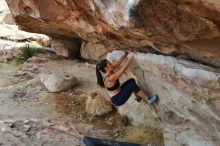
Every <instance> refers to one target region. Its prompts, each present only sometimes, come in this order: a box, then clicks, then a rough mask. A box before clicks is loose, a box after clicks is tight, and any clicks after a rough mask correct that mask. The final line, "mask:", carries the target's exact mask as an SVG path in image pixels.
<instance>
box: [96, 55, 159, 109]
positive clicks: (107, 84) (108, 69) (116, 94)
mask: <svg viewBox="0 0 220 146" xmlns="http://www.w3.org/2000/svg"><path fill="white" fill-rule="evenodd" d="M126 56H127V57H126ZM133 57H134V53H133V52H130V53H129V54H128V55H126V53H124V52H123V54H122V55H121V56H120V57H119V59H118V60H117V61H116V62H115V63H114V64H112V63H111V62H110V61H108V60H107V59H105V60H102V61H101V62H100V63H98V64H97V66H96V76H97V83H98V85H99V86H100V87H104V88H106V89H107V90H108V94H109V96H110V100H111V102H112V103H113V104H114V105H116V106H121V105H123V104H124V103H125V102H126V101H127V100H128V99H129V97H130V96H131V94H132V93H133V92H134V94H135V96H136V99H137V101H138V102H139V101H140V100H143V101H145V102H148V103H149V104H154V103H156V102H157V100H158V96H157V95H154V96H150V97H148V96H147V95H146V94H145V93H144V92H143V91H142V90H141V89H140V87H139V86H138V85H137V84H136V82H135V80H134V79H133V78H131V79H129V80H127V81H125V82H124V83H123V84H122V85H120V82H119V78H120V77H121V76H122V74H123V73H124V72H125V71H126V70H127V68H128V66H129V65H130V63H131V61H132V59H133ZM125 58H127V60H126V61H125V63H124V65H123V66H122V67H121V68H120V69H119V70H118V71H114V69H115V68H117V67H118V66H119V65H120V64H121V63H122V62H123V61H124V60H125ZM100 71H101V72H102V73H103V74H104V75H103V76H104V78H103V77H102V74H101V72H100Z"/></svg>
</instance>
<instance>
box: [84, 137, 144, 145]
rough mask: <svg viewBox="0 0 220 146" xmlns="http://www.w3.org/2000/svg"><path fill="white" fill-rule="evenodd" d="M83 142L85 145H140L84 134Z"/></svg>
mask: <svg viewBox="0 0 220 146" xmlns="http://www.w3.org/2000/svg"><path fill="white" fill-rule="evenodd" d="M83 142H84V144H85V145H86V146H141V145H139V144H135V143H127V142H116V141H108V140H103V139H98V138H93V137H89V136H84V138H83Z"/></svg>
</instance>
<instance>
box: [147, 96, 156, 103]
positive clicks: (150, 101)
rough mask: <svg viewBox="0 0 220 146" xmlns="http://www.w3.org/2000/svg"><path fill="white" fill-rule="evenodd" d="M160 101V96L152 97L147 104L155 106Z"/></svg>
mask: <svg viewBox="0 0 220 146" xmlns="http://www.w3.org/2000/svg"><path fill="white" fill-rule="evenodd" d="M157 101H158V95H153V96H150V97H149V98H148V100H147V103H149V104H154V103H156V102H157Z"/></svg>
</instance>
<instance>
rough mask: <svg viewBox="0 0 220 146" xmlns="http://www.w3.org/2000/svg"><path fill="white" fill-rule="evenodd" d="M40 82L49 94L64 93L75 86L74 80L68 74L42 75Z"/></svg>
mask: <svg viewBox="0 0 220 146" xmlns="http://www.w3.org/2000/svg"><path fill="white" fill-rule="evenodd" d="M40 80H41V82H42V83H43V85H44V86H45V87H46V89H47V90H49V91H50V92H60V91H65V90H68V89H71V88H72V87H73V86H74V85H76V78H75V77H74V76H73V75H68V74H60V75H59V74H51V73H44V74H41V75H40Z"/></svg>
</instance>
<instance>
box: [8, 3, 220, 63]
mask: <svg viewBox="0 0 220 146" xmlns="http://www.w3.org/2000/svg"><path fill="white" fill-rule="evenodd" d="M6 1H7V3H8V5H9V7H10V10H11V12H12V15H13V17H14V18H15V21H16V23H17V24H18V25H19V26H20V28H21V29H23V30H26V31H31V32H38V33H44V34H47V35H50V36H56V37H60V36H62V37H66V38H68V39H73V38H81V39H83V40H86V41H89V42H93V43H100V42H101V43H102V44H111V46H113V49H115V48H116V46H121V47H132V48H133V49H135V48H136V49H137V48H144V49H143V50H144V51H146V50H147V48H149V47H150V48H151V49H153V50H156V51H159V52H161V53H165V54H175V55H179V54H187V55H188V56H189V57H190V58H192V59H194V60H196V61H201V62H203V63H208V64H211V65H214V66H217V67H220V65H219V62H220V60H219V58H220V53H219V45H220V41H219V37H220V33H219V28H220V2H219V1H217V0H203V1H201V0H181V1H176V0H157V1H155V0H123V1H121V0H115V1H111V0H89V1H86V0H81V1H80V2H79V1H78V0H71V1H70V0H47V1H44V0H28V1H19V0H6ZM213 41H214V42H215V43H213ZM200 43H202V45H200ZM204 44H205V45H204ZM207 44H208V45H207ZM209 44H212V46H211V47H210V46H209ZM207 57H208V59H207ZM210 59H211V61H210ZM210 62H211V63H210Z"/></svg>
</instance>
